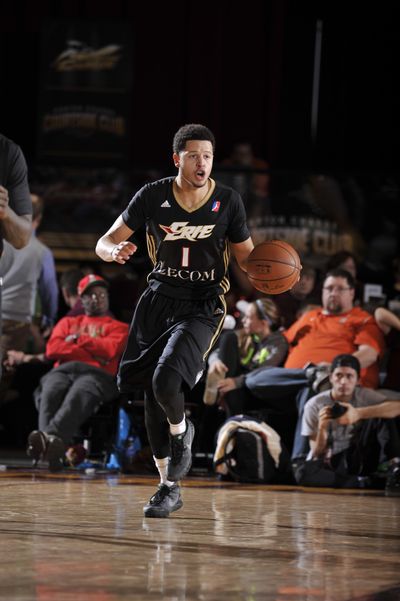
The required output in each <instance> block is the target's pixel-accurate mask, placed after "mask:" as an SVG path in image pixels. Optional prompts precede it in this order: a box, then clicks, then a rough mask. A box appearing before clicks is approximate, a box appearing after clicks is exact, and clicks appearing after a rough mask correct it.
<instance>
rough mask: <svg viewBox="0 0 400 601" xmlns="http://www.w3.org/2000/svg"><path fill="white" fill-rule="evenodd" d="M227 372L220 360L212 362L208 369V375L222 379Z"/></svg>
mask: <svg viewBox="0 0 400 601" xmlns="http://www.w3.org/2000/svg"><path fill="white" fill-rule="evenodd" d="M227 371H228V368H227V366H226V365H225V363H223V362H222V361H221V359H216V360H215V361H213V363H211V365H210V367H209V368H208V373H211V374H218V375H219V376H221V378H223V377H224V375H225V374H226V372H227Z"/></svg>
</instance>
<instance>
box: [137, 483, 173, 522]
mask: <svg viewBox="0 0 400 601" xmlns="http://www.w3.org/2000/svg"><path fill="white" fill-rule="evenodd" d="M182 505H183V501H182V497H181V489H180V487H179V485H178V484H174V485H173V486H167V485H166V484H160V486H159V487H158V490H157V492H156V493H155V494H154V495H153V496H152V497H151V499H150V501H149V502H148V503H147V505H145V506H144V507H143V513H144V515H145V517H146V518H167V517H168V516H169V514H170V513H172V512H173V511H178V509H180V508H181V507H182Z"/></svg>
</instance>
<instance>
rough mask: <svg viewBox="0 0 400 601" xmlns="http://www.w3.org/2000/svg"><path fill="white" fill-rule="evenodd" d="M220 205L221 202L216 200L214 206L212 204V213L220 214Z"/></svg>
mask: <svg viewBox="0 0 400 601" xmlns="http://www.w3.org/2000/svg"><path fill="white" fill-rule="evenodd" d="M220 204H221V203H220V202H219V200H214V202H213V204H212V207H211V211H212V212H213V213H218V211H219V207H220Z"/></svg>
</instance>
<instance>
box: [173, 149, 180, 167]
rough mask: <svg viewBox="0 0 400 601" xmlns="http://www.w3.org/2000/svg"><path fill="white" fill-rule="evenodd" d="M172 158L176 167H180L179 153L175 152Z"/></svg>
mask: <svg viewBox="0 0 400 601" xmlns="http://www.w3.org/2000/svg"><path fill="white" fill-rule="evenodd" d="M172 160H173V161H174V164H175V167H179V154H177V153H176V152H174V154H173V155H172Z"/></svg>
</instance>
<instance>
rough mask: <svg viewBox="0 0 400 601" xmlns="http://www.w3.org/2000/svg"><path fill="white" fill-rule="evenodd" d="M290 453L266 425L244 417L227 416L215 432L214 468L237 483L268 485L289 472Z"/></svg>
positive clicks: (275, 433) (273, 431)
mask: <svg viewBox="0 0 400 601" xmlns="http://www.w3.org/2000/svg"><path fill="white" fill-rule="evenodd" d="M289 464H290V461H289V454H288V452H287V450H286V449H285V448H284V447H283V446H282V444H281V441H280V436H279V434H278V433H277V432H275V430H273V429H272V428H271V427H270V426H268V425H267V424H266V423H265V422H263V421H261V420H259V419H257V418H254V417H249V416H247V415H235V416H233V417H230V418H229V419H228V420H227V421H226V422H225V423H224V424H223V425H222V426H221V428H220V430H219V431H218V438H217V446H216V450H215V454H214V469H215V471H216V472H217V474H219V475H220V476H221V477H225V478H226V477H227V478H229V477H230V478H232V479H233V480H236V481H237V482H249V483H271V482H276V481H280V476H281V475H282V474H284V473H287V472H288V469H289Z"/></svg>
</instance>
